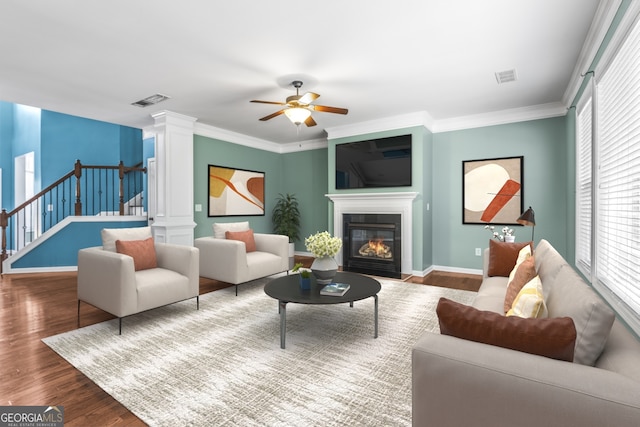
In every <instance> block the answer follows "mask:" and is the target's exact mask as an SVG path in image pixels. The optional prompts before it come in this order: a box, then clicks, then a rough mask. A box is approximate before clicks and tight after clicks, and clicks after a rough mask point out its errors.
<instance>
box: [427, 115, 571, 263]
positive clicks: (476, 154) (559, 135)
mask: <svg viewBox="0 0 640 427" xmlns="http://www.w3.org/2000/svg"><path fill="white" fill-rule="evenodd" d="M433 140H434V143H433V147H434V148H433V162H432V167H433V177H434V178H433V200H434V201H433V207H434V210H433V217H434V219H433V263H434V265H437V266H447V267H459V268H471V269H480V268H482V257H477V256H475V253H474V252H475V248H478V247H479V248H486V247H487V246H488V245H489V237H490V236H489V232H488V231H487V230H485V229H484V226H482V225H475V224H473V225H471V224H462V161H463V160H476V159H487V158H496V157H513V156H524V166H523V169H524V178H523V192H524V208H525V209H526V208H527V207H528V206H531V207H533V209H534V211H535V214H536V227H535V240H536V242H537V241H540V239H542V238H544V239H547V240H549V241H550V242H551V244H553V246H554V247H555V248H556V249H557V250H558V251H559V252H560V253H561V254H563V255H566V253H567V248H568V237H567V227H568V224H567V216H568V198H569V197H570V196H571V195H572V193H570V192H569V191H568V190H567V186H568V182H569V181H568V173H570V171H569V170H568V167H567V165H568V158H567V157H568V154H567V142H566V140H567V118H566V117H557V118H551V119H544V120H534V121H527V122H519V123H511V124H506V125H498V126H488V127H483V128H476V129H467V130H460V131H452V132H443V133H436V134H434V135H433ZM514 220H515V218H514ZM515 234H516V241H527V240H530V239H531V228H530V227H522V226H516V227H515Z"/></svg>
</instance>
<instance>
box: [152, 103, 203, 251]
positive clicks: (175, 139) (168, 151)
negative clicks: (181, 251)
mask: <svg viewBox="0 0 640 427" xmlns="http://www.w3.org/2000/svg"><path fill="white" fill-rule="evenodd" d="M151 116H152V117H153V119H154V120H155V124H154V132H155V157H156V183H157V184H156V209H157V210H156V215H155V218H154V222H153V224H152V225H151V227H152V230H153V236H154V238H155V239H156V240H157V241H158V242H165V243H175V244H180V245H187V246H193V239H194V237H193V229H194V228H195V226H196V223H195V221H194V220H193V127H194V123H195V121H196V120H197V119H195V118H193V117H189V116H185V115H182V114H178V113H174V112H171V111H160V112H158V113H155V114H152V115H151ZM149 190H150V191H153V190H152V189H149Z"/></svg>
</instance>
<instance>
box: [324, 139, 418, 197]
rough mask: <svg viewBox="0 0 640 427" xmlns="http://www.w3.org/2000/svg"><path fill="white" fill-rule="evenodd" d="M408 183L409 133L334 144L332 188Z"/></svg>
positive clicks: (409, 161)
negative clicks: (334, 176)
mask: <svg viewBox="0 0 640 427" xmlns="http://www.w3.org/2000/svg"><path fill="white" fill-rule="evenodd" d="M409 186H411V135H400V136H392V137H389V138H378V139H370V140H366V141H358V142H349V143H346V144H337V145H336V190H346V189H349V188H380V187H409Z"/></svg>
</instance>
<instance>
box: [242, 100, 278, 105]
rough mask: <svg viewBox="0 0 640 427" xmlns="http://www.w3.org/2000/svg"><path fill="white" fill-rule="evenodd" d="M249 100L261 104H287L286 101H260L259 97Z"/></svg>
mask: <svg viewBox="0 0 640 427" xmlns="http://www.w3.org/2000/svg"><path fill="white" fill-rule="evenodd" d="M249 102H259V103H260V104H275V105H287V104H285V103H284V102H276V101H260V100H258V99H252V100H251V101H249Z"/></svg>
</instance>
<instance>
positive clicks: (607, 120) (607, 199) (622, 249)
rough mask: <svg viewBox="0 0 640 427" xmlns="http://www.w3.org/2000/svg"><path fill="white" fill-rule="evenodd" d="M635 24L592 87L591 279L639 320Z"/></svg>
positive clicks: (638, 37)
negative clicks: (595, 124)
mask: <svg viewBox="0 0 640 427" xmlns="http://www.w3.org/2000/svg"><path fill="white" fill-rule="evenodd" d="M639 69H640V25H639V24H638V22H636V23H635V24H634V26H633V27H632V29H631V31H630V32H629V35H628V37H627V38H626V40H625V41H624V42H623V44H622V45H621V47H620V49H619V51H618V52H617V54H616V55H615V57H614V58H613V59H612V61H611V63H610V64H609V66H608V67H607V69H606V70H605V71H604V73H603V74H602V78H601V79H600V81H599V82H598V86H597V91H598V92H597V110H596V114H597V120H598V134H597V147H598V148H597V154H596V156H597V164H598V170H597V175H596V179H597V187H596V193H597V195H596V199H597V200H596V216H595V218H596V227H595V229H596V230H597V233H596V236H595V250H596V252H595V276H596V279H597V281H598V282H599V283H600V284H602V285H604V286H605V287H606V288H608V289H609V290H610V291H611V292H613V293H614V294H615V295H616V297H617V298H618V303H619V304H621V305H626V306H627V307H628V308H629V309H630V310H631V312H632V313H635V317H636V322H637V319H638V318H640V74H639V73H638V70H639Z"/></svg>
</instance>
